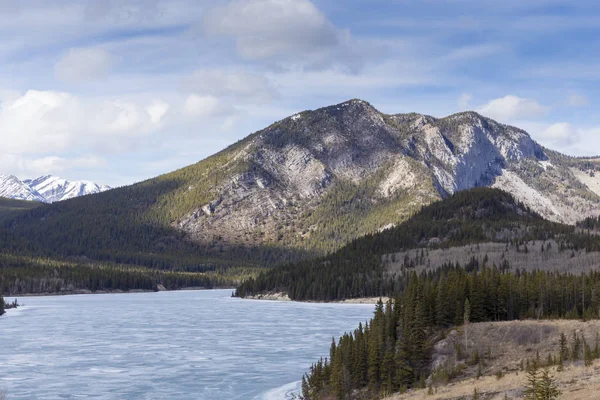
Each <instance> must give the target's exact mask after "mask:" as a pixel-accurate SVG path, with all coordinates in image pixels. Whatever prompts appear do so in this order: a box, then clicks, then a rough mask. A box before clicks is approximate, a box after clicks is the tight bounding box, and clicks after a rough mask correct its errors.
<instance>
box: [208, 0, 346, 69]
mask: <svg viewBox="0 0 600 400" xmlns="http://www.w3.org/2000/svg"><path fill="white" fill-rule="evenodd" d="M203 28H204V31H205V32H206V33H207V34H208V35H211V36H221V37H227V38H232V39H234V40H235V44H236V48H237V51H238V53H239V55H240V56H242V57H243V58H246V59H249V60H258V59H269V58H273V57H292V58H294V59H296V60H303V59H305V57H307V56H318V57H324V56H325V55H327V53H328V54H331V52H332V51H333V49H335V48H336V47H338V46H340V45H343V44H344V42H345V41H347V40H348V35H349V34H348V32H344V31H341V30H339V29H337V28H336V27H335V26H334V25H333V24H332V23H331V22H330V21H329V20H328V19H327V18H326V17H325V15H324V14H323V13H321V12H320V11H319V10H318V9H317V7H316V6H315V5H314V4H313V3H312V2H310V1H309V0H234V1H231V2H230V3H229V4H227V5H224V6H219V7H216V8H214V9H212V10H210V11H209V12H208V13H207V14H206V15H205V17H204V21H203ZM310 61H311V62H314V60H310Z"/></svg>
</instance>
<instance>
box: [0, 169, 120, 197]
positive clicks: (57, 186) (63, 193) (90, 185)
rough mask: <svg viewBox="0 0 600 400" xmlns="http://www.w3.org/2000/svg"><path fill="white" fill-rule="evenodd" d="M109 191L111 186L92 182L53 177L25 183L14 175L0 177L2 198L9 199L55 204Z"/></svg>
mask: <svg viewBox="0 0 600 400" xmlns="http://www.w3.org/2000/svg"><path fill="white" fill-rule="evenodd" d="M109 189H111V188H110V187H109V186H106V185H98V184H97V183H94V182H90V181H73V182H70V181H67V180H66V179H63V178H59V177H57V176H52V175H45V176H41V177H39V178H36V179H25V180H23V181H21V180H20V179H19V178H17V177H16V176H14V175H0V197H6V198H9V199H19V200H30V201H39V202H44V203H54V202H56V201H62V200H67V199H71V198H74V197H79V196H85V195H87V194H94V193H100V192H104V191H105V190H109Z"/></svg>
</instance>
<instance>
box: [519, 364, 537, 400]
mask: <svg viewBox="0 0 600 400" xmlns="http://www.w3.org/2000/svg"><path fill="white" fill-rule="evenodd" d="M538 386H539V380H538V373H537V370H536V369H535V368H529V369H528V370H527V385H525V390H523V395H524V397H523V398H524V399H525V400H539V399H538V397H537V394H538Z"/></svg>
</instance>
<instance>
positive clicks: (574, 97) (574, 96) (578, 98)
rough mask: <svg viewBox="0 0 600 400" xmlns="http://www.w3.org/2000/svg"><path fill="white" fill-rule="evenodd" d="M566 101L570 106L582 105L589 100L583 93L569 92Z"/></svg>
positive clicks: (585, 104) (586, 103)
mask: <svg viewBox="0 0 600 400" xmlns="http://www.w3.org/2000/svg"><path fill="white" fill-rule="evenodd" d="M567 101H568V103H569V105H570V106H572V107H583V106H587V105H588V104H589V103H590V100H589V99H588V98H587V97H586V96H585V95H583V94H581V93H576V92H571V93H570V94H569V97H568V99H567Z"/></svg>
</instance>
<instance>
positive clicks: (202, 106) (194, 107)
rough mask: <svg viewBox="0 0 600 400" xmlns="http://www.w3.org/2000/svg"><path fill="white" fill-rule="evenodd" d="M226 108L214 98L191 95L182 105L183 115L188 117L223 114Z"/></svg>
mask: <svg viewBox="0 0 600 400" xmlns="http://www.w3.org/2000/svg"><path fill="white" fill-rule="evenodd" d="M227 111H229V109H228V107H227V106H226V105H225V104H223V103H222V102H221V100H219V99H218V98H217V97H215V96H210V95H208V96H199V95H197V94H191V95H189V96H188V97H187V99H186V100H185V103H184V104H183V113H184V114H185V115H188V116H195V117H209V116H214V115H219V114H224V113H226V112H227Z"/></svg>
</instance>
